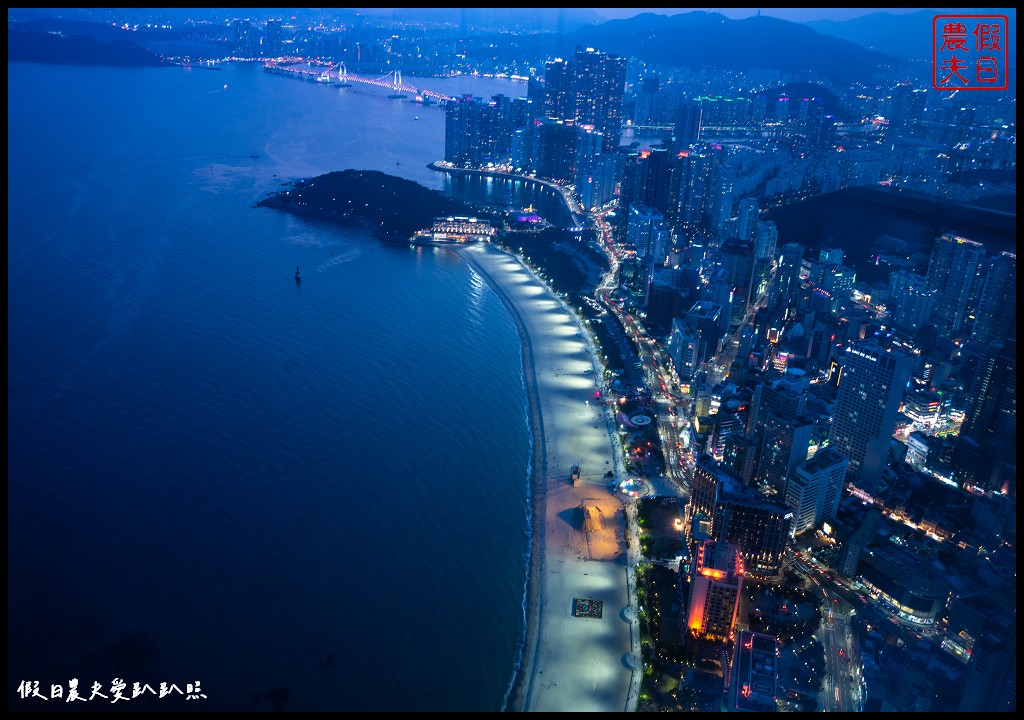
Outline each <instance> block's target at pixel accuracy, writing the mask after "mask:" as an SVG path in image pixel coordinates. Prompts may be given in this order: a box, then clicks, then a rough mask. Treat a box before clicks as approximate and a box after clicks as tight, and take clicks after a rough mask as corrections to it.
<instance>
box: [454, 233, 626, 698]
mask: <svg viewBox="0 0 1024 720" xmlns="http://www.w3.org/2000/svg"><path fill="white" fill-rule="evenodd" d="M453 250H454V251H455V252H456V253H458V254H459V255H460V256H461V257H463V258H464V259H465V260H466V261H467V262H468V263H469V264H470V266H471V267H473V268H475V269H476V270H477V272H479V273H480V274H481V275H482V276H483V277H484V278H485V279H486V280H487V281H488V282H489V283H490V285H491V287H492V288H493V289H494V290H495V291H496V292H497V293H498V295H499V296H500V297H501V298H502V300H503V301H504V302H505V304H506V305H507V306H508V308H509V311H510V312H511V314H512V316H513V319H514V320H515V321H516V324H517V325H518V327H519V331H520V335H521V336H522V338H523V355H524V362H525V365H526V382H527V391H528V394H529V396H530V410H531V412H530V414H531V421H532V423H533V437H534V459H533V478H532V491H533V528H532V531H533V533H532V536H533V546H532V552H531V566H530V573H529V580H528V588H527V612H526V617H527V623H526V625H527V628H526V642H525V646H524V649H523V658H522V662H521V665H520V667H519V669H518V672H517V675H516V678H515V681H514V685H513V688H512V692H511V694H510V697H509V700H508V706H507V708H506V709H508V710H513V711H540V712H560V711H609V712H619V711H623V710H627V709H634V708H635V703H636V698H635V694H636V688H637V687H638V682H639V677H638V675H639V672H638V671H637V672H636V673H635V674H634V672H633V670H632V668H634V667H638V665H639V663H638V661H637V659H636V658H637V657H638V655H637V653H638V648H639V645H638V642H639V640H638V634H637V632H638V631H637V628H636V620H635V618H636V614H635V612H634V611H633V608H632V607H631V606H630V605H629V595H628V593H627V572H628V579H629V582H630V583H632V582H633V581H632V571H631V569H629V568H628V564H629V563H628V560H627V552H626V545H625V540H624V537H625V535H624V533H625V526H626V521H625V510H624V507H623V503H622V502H621V500H620V496H619V495H614V494H612V493H611V492H610V491H609V489H608V486H609V483H611V482H612V480H613V478H612V477H606V473H608V471H613V472H616V468H617V461H618V458H617V455H616V451H615V449H614V448H615V442H614V438H613V437H612V434H611V433H612V428H613V427H614V426H613V425H612V424H611V418H610V416H609V415H608V414H607V413H606V411H605V409H604V407H603V406H602V405H601V403H600V399H598V398H595V392H597V391H598V390H599V385H598V380H597V378H599V377H600V376H599V372H600V368H599V366H597V365H596V364H595V361H594V353H593V347H592V346H591V344H590V341H589V339H588V335H587V333H585V332H583V331H582V329H581V328H580V326H579V325H578V323H577V321H576V319H575V316H574V315H573V314H572V313H570V312H569V311H568V310H567V309H566V308H565V307H564V305H563V304H562V303H561V301H560V300H559V299H558V298H557V297H555V296H553V295H552V294H551V293H550V292H549V291H548V290H547V289H546V288H545V286H544V285H543V284H542V283H541V282H540V281H539V280H538V279H537V278H536V277H535V276H534V275H533V274H532V273H531V272H530V271H529V270H527V269H526V268H525V267H523V265H522V264H521V263H520V262H519V260H518V259H516V258H515V257H513V256H511V255H509V254H507V253H504V252H502V251H500V250H498V249H497V248H495V247H493V246H490V245H486V244H478V245H472V246H460V247H457V248H453ZM576 463H579V464H580V468H581V470H582V478H583V482H582V483H580V485H579V486H578V487H574V486H573V483H572V482H571V472H572V467H573V465H575V464H576ZM615 479H618V480H621V479H622V478H621V476H620V475H618V474H617V473H616V475H615ZM630 586H632V585H630ZM576 599H582V600H591V601H593V600H597V601H600V602H601V604H602V609H601V617H600V618H596V617H578V616H576V614H574V607H575V600H576ZM595 606H596V603H591V604H590V607H591V608H593V607H595ZM634 675H636V677H635V676H634Z"/></svg>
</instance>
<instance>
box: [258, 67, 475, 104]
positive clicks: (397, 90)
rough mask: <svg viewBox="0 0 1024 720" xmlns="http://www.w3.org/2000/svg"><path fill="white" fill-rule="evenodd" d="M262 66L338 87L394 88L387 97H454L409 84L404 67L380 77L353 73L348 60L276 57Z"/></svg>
mask: <svg viewBox="0 0 1024 720" xmlns="http://www.w3.org/2000/svg"><path fill="white" fill-rule="evenodd" d="M263 69H264V70H265V71H266V72H269V73H273V74H275V75H287V76H288V77H296V78H299V79H301V80H308V81H310V82H318V83H322V84H325V85H333V86H335V87H352V86H353V85H354V84H356V83H358V84H360V85H370V86H372V87H379V88H384V89H386V90H390V91H391V93H390V94H389V95H388V97H389V98H393V99H400V98H407V97H409V96H410V95H411V96H413V97H414V98H415V100H414V102H422V103H431V102H439V103H440V102H447V101H449V100H454V99H455V98H453V97H452V96H450V95H445V94H444V93H439V92H434V91H433V90H425V89H423V88H418V87H415V86H413V85H409V84H407V83H406V82H404V81H403V80H402V71H401V70H394V71H393V72H389V73H387V74H385V75H382V76H380V77H367V76H365V75H356V74H355V73H350V72H349V71H348V69H347V68H346V67H345V63H341V64H340V65H338V66H334V65H328V66H326V67H325V66H322V65H321V66H312V67H311V66H309V63H301V64H297V63H280V62H276V61H268V62H266V63H264V65H263Z"/></svg>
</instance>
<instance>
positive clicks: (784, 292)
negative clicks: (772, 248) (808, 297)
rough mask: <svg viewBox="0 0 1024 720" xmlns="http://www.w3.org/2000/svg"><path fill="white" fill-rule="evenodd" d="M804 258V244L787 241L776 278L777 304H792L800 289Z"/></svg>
mask: <svg viewBox="0 0 1024 720" xmlns="http://www.w3.org/2000/svg"><path fill="white" fill-rule="evenodd" d="M803 260H804V246H803V245H801V244H799V243H786V245H785V246H783V248H782V259H781V260H780V261H779V269H778V272H777V273H776V280H775V302H774V303H773V305H775V306H786V305H790V304H792V302H793V301H794V300H795V299H796V295H797V292H798V291H799V290H800V265H801V264H802V263H803Z"/></svg>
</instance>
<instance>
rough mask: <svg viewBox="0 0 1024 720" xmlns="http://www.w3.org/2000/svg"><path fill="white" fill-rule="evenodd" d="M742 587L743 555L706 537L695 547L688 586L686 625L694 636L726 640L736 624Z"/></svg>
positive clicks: (737, 549)
mask: <svg viewBox="0 0 1024 720" xmlns="http://www.w3.org/2000/svg"><path fill="white" fill-rule="evenodd" d="M742 589H743V558H741V557H740V551H739V548H738V547H736V546H735V545H732V544H730V543H725V542H715V541H714V540H705V541H704V542H703V544H701V546H700V547H699V548H698V550H697V554H696V558H695V562H694V566H693V581H692V584H691V586H690V606H689V611H688V612H687V616H686V627H687V628H688V629H689V631H690V634H691V635H692V636H693V637H696V638H702V639H706V640H727V639H729V638H730V637H731V636H732V632H733V629H734V628H735V627H736V615H737V613H738V612H739V607H740V591H741V590H742Z"/></svg>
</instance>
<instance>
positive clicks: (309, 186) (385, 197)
mask: <svg viewBox="0 0 1024 720" xmlns="http://www.w3.org/2000/svg"><path fill="white" fill-rule="evenodd" d="M256 205H257V207H269V208H276V209H278V210H286V211H288V212H291V213H294V214H296V215H305V216H308V217H315V218H319V219H322V220H328V221H333V222H337V223H340V224H345V225H355V226H359V227H366V228H368V229H369V230H370V231H371V232H372V233H373V235H374V236H375V237H376V238H377V239H379V240H380V241H381V242H384V243H388V244H404V243H408V242H409V239H410V238H411V237H412V235H413V233H414V232H415V231H416V230H419V229H422V228H425V227H430V225H431V223H433V221H434V218H436V217H441V216H444V215H472V214H474V213H475V210H474V209H473V208H472V207H471V206H470V205H467V204H466V203H464V202H462V201H459V200H453V199H451V198H449V197H447V196H446V195H444V194H442V193H440V192H438V191H436V190H430V189H429V188H425V187H423V186H422V185H420V184H419V183H415V182H413V181H411V180H404V179H402V178H399V177H395V176H393V175H388V174H386V173H382V172H378V171H376V170H341V171H336V172H331V173H327V174H326V175H319V176H317V177H314V178H310V179H308V180H300V181H297V182H294V183H292V184H291V185H290V186H289V188H288V189H287V190H282V191H280V192H276V193H274V194H272V195H270V196H269V197H267V198H265V199H263V200H261V201H259V202H258V203H257V204H256Z"/></svg>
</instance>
